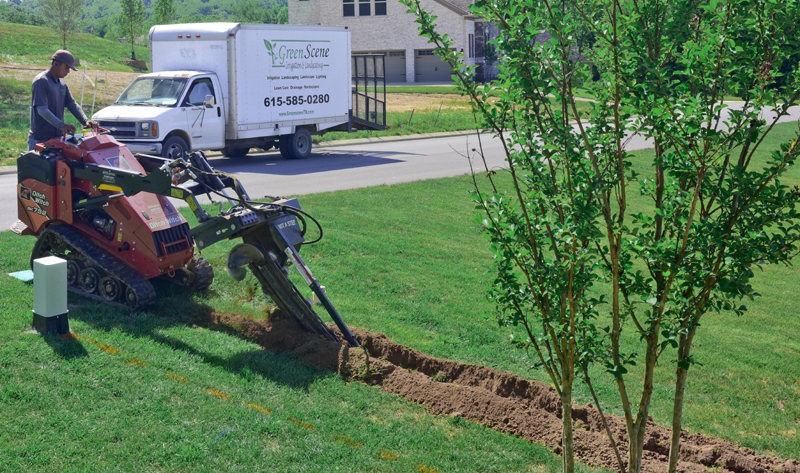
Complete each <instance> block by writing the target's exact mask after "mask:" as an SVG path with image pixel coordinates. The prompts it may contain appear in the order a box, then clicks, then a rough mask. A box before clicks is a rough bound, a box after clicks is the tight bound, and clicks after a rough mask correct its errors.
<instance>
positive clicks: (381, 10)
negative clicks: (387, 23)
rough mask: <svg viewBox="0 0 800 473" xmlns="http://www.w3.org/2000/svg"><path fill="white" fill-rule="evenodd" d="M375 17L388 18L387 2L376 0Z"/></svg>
mask: <svg viewBox="0 0 800 473" xmlns="http://www.w3.org/2000/svg"><path fill="white" fill-rule="evenodd" d="M375 16H386V0H375Z"/></svg>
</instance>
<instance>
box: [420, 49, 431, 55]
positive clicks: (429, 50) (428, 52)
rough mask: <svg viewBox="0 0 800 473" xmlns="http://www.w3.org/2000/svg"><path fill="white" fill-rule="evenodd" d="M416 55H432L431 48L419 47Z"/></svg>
mask: <svg viewBox="0 0 800 473" xmlns="http://www.w3.org/2000/svg"><path fill="white" fill-rule="evenodd" d="M417 56H433V50H432V49H420V50H419V51H417Z"/></svg>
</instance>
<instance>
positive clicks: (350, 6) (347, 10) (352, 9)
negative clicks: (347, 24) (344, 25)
mask: <svg viewBox="0 0 800 473" xmlns="http://www.w3.org/2000/svg"><path fill="white" fill-rule="evenodd" d="M342 1H343V4H342V8H343V10H342V16H356V6H355V3H353V2H354V0H342Z"/></svg>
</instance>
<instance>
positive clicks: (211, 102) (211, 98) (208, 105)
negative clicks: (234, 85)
mask: <svg viewBox="0 0 800 473" xmlns="http://www.w3.org/2000/svg"><path fill="white" fill-rule="evenodd" d="M215 103H216V102H214V96H213V95H206V99H205V100H204V101H203V105H205V106H206V108H214V104H215Z"/></svg>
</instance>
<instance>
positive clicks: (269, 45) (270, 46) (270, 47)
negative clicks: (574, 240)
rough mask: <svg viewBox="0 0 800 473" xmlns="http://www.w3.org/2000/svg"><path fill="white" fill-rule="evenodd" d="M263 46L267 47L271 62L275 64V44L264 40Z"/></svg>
mask: <svg viewBox="0 0 800 473" xmlns="http://www.w3.org/2000/svg"><path fill="white" fill-rule="evenodd" d="M264 46H266V47H267V51H269V55H270V56H272V64H273V65H274V64H275V45H274V44H272V43H270V42H269V41H268V40H266V39H265V40H264Z"/></svg>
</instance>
